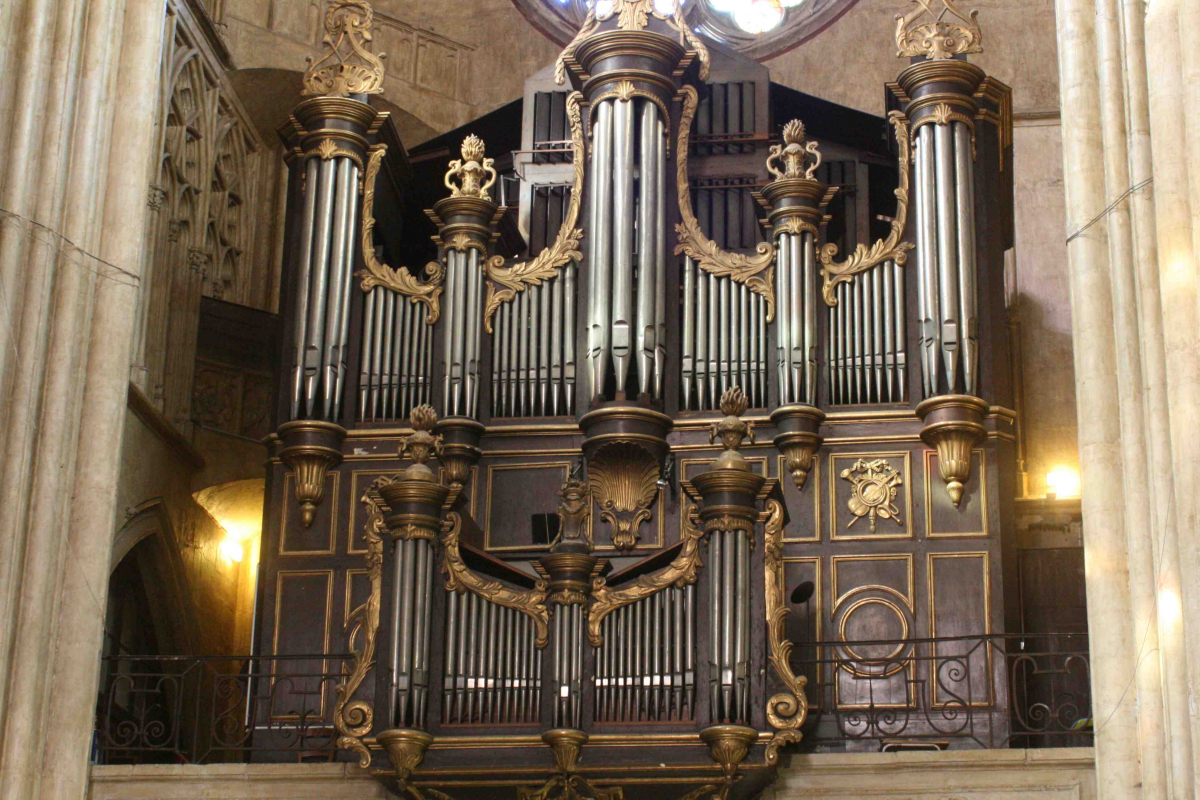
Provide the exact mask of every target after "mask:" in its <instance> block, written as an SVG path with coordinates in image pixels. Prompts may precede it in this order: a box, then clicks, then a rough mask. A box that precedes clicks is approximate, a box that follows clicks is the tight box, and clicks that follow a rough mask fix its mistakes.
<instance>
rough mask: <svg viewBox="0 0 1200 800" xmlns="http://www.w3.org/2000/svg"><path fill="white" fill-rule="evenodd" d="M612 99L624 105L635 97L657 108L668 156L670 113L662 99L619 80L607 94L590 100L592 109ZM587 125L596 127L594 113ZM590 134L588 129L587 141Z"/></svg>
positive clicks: (630, 83) (631, 83)
mask: <svg viewBox="0 0 1200 800" xmlns="http://www.w3.org/2000/svg"><path fill="white" fill-rule="evenodd" d="M614 97H615V98H616V99H617V100H619V101H621V102H624V103H627V102H629V101H630V100H632V99H633V98H635V97H642V98H645V99H646V100H649V101H650V102H652V103H654V105H656V106H658V110H659V111H660V112H662V121H663V138H665V139H666V140H667V155H668V156H670V154H671V112H670V111H669V110H668V109H667V104H666V103H664V102H663V100H662V98H661V97H659V96H658V95H656V94H654V93H653V92H644V91H642V90H641V89H638V88H637V87H636V86H634V85H633V81H629V80H619V81H617V82H616V83H615V84H613V88H612V89H611V90H609V91H607V92H603V93H602V94H598V95H596V96H595V97H593V98H592V100H591V105H592V108H597V107H599V105H600V103H602V102H603V101H605V100H609V99H611V98H614ZM589 124H590V125H591V126H592V127H593V128H594V127H595V125H596V115H595V114H594V113H593V114H592V116H591V119H590V120H589ZM592 133H593V132H592V131H591V130H590V129H589V131H588V138H589V139H591V138H592Z"/></svg>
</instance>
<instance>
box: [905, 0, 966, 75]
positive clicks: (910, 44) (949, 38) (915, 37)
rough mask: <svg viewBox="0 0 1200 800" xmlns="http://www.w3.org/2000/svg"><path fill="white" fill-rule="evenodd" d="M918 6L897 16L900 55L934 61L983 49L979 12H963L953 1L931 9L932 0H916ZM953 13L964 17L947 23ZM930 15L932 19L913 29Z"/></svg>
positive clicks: (914, 1)
mask: <svg viewBox="0 0 1200 800" xmlns="http://www.w3.org/2000/svg"><path fill="white" fill-rule="evenodd" d="M912 2H913V3H915V4H916V5H917V8H914V9H913V10H912V11H910V12H908V13H907V14H897V15H896V57H897V58H903V57H905V56H908V57H910V58H911V57H913V56H925V57H926V58H929V59H933V60H938V61H941V60H945V59H948V58H953V57H954V56H956V55H962V54H965V53H982V52H983V31H981V30H980V29H979V23H978V22H977V18H978V17H979V12H978V11H972V12H971V13H970V14H969V15H965V16H964V15H963V13H962V12H961V11H959V10H958V8H957V7H955V5H954V3H953V2H951V0H940V2H941V4H942V8H941V10H940V11H936V12H935V11H934V10H933V9H932V8H930V4H931V2H932V0H912ZM947 13H950V14H952V15H953V16H955V17H957V18H958V19H959V20H961V24H960V23H959V22H946V21H945V17H946V14H947ZM926 14H928V15H929V16H931V17H933V19H932V20H931V21H929V22H925V23H922V24H920V25H917V26H916V27H915V28H911V29H910V28H909V26H910V25H912V24H913V23H914V22H916V21H917V20H918V19H919V18H920V17H922V16H925V15H926Z"/></svg>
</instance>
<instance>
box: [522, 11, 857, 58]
mask: <svg viewBox="0 0 1200 800" xmlns="http://www.w3.org/2000/svg"><path fill="white" fill-rule="evenodd" d="M593 2H595V0H565V2H560V0H513V4H514V5H515V6H516V7H517V8H518V9H519V10H520V11H521V13H522V14H524V15H525V18H526V19H528V20H529V21H530V23H532V24H533V26H534V27H536V28H537V29H538V30H540V31H541V32H542V33H544V34H545V35H546V36H548V37H550V39H552V40H553V41H554V42H556V43H557V44H559V45H563V46H566V44H567V43H568V42H570V41H571V39H572V38H574V36H575V34H576V32H578V30H579V28H580V26H581V25H582V24H583V20H584V18H585V17H586V16H587V12H588V8H589V6H590V5H591V4H592V3H593ZM600 2H604V0H600ZM658 2H659V3H665V2H666V0H658ZM857 2H858V0H683V2H682V3H681V5H682V6H683V12H684V16H685V17H686V18H687V20H688V23H689V25H690V26H691V27H692V29H693V30H695V31H697V32H698V33H702V34H704V35H705V36H706V37H708V38H709V39H712V40H713V41H716V42H719V43H721V44H723V45H725V46H727V47H731V48H733V49H734V50H737V51H738V52H740V53H743V54H745V55H747V56H749V57H750V58H754V59H758V60H759V61H763V60H765V59H768V58H772V57H774V56H777V55H779V54H781V53H785V52H787V51H788V50H791V49H792V48H793V47H796V46H797V45H800V44H803V43H804V42H806V41H808V40H809V39H811V38H813V37H814V36H816V35H817V34H818V33H820V32H821V31H823V30H824V29H825V28H827V27H828V26H829V25H831V24H832V23H833V22H834V21H835V20H837V19H838V17H840V16H841V15H842V14H845V13H846V12H847V11H849V10H850V9H851V8H853V7H854V4H855V3H857ZM756 5H768V6H772V7H773V8H774V9H775V11H776V13H782V14H783V21H782V22H780V23H779V24H778V25H776V26H775V27H773V28H771V29H770V30H767V31H764V32H763V33H758V34H753V33H747V32H746V30H744V29H743V28H742V27H740V26H739V24H738V23H739V21H740V22H742V24H743V25H747V24H749V20H757V19H758V18H759V16H760V14H756V13H755V12H760V13H762V14H765V12H766V9H763V8H752V6H756Z"/></svg>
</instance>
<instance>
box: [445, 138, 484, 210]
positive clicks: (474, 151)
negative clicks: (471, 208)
mask: <svg viewBox="0 0 1200 800" xmlns="http://www.w3.org/2000/svg"><path fill="white" fill-rule="evenodd" d="M495 163H496V159H494V158H484V156H483V139H480V138H479V137H478V136H476V135H475V134H473V133H472V134H471V135H470V136H468V137H467V138H466V139H463V143H462V158H456V159H454V160H453V161H451V162H450V163H449V164H448V165H447V169H446V175H445V176H444V177H443V178H442V183H443V184H445V186H446V188H447V189H449V190H450V196H451V197H480V198H483V199H484V200H489V199H491V194H490V192H489V190H490V189H491V188H492V185H493V184H495V183H496V177H497V176H496V167H495ZM451 178H457V179H458V183H457V184H455V183H451V182H450V179H451Z"/></svg>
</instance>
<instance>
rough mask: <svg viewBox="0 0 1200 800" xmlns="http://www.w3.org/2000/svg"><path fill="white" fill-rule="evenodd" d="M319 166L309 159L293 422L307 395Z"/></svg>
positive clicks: (298, 288)
mask: <svg viewBox="0 0 1200 800" xmlns="http://www.w3.org/2000/svg"><path fill="white" fill-rule="evenodd" d="M320 164H321V161H320V159H317V158H310V159H308V161H307V162H306V163H305V164H304V187H305V190H304V212H303V216H302V217H301V221H300V266H299V269H298V270H297V274H296V317H295V324H296V330H295V333H294V334H293V340H292V362H293V366H292V404H291V418H292V419H297V418H299V416H300V407H301V406H300V404H301V399H302V397H303V394H304V344H305V341H306V339H307V335H308V330H307V324H308V306H309V300H310V298H309V282H310V280H311V276H312V256H313V226H314V223H315V222H316V209H317V194H318V192H317V175H318V169H319V166H320Z"/></svg>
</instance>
